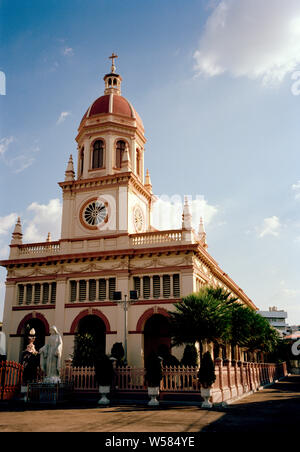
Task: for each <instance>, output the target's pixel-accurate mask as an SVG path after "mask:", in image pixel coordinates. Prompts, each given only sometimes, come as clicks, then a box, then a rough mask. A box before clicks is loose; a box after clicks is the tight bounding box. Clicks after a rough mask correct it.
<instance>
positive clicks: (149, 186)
mask: <svg viewBox="0 0 300 452" xmlns="http://www.w3.org/2000/svg"><path fill="white" fill-rule="evenodd" d="M145 187H147V188H148V190H149V191H152V183H151V178H150V173H149V170H148V169H147V171H146V178H145Z"/></svg>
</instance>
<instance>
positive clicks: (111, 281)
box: [108, 278, 116, 300]
mask: <svg viewBox="0 0 300 452" xmlns="http://www.w3.org/2000/svg"><path fill="white" fill-rule="evenodd" d="M115 290H116V278H109V280H108V291H109V293H108V295H109V299H110V300H112V299H113V297H114V292H115Z"/></svg>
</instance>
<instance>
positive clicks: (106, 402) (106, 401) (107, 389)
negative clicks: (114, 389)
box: [98, 386, 110, 406]
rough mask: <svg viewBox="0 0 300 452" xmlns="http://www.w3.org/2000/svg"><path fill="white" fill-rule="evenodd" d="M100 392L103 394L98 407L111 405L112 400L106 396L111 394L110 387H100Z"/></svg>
mask: <svg viewBox="0 0 300 452" xmlns="http://www.w3.org/2000/svg"><path fill="white" fill-rule="evenodd" d="M99 392H100V394H101V399H100V400H99V401H98V405H102V406H103V405H109V404H110V400H109V399H108V398H107V397H106V395H107V394H109V393H110V386H99Z"/></svg>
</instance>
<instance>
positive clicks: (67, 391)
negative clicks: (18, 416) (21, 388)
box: [27, 382, 74, 405]
mask: <svg viewBox="0 0 300 452" xmlns="http://www.w3.org/2000/svg"><path fill="white" fill-rule="evenodd" d="M73 391H74V388H73V384H70V383H59V382H57V383H47V382H43V383H30V384H29V385H28V396H27V402H29V403H45V404H50V405H56V404H57V403H62V402H67V401H69V400H70V398H71V396H72V394H73Z"/></svg>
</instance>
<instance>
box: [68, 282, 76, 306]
mask: <svg viewBox="0 0 300 452" xmlns="http://www.w3.org/2000/svg"><path fill="white" fill-rule="evenodd" d="M76 289H77V281H71V282H70V301H71V303H74V301H76Z"/></svg>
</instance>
